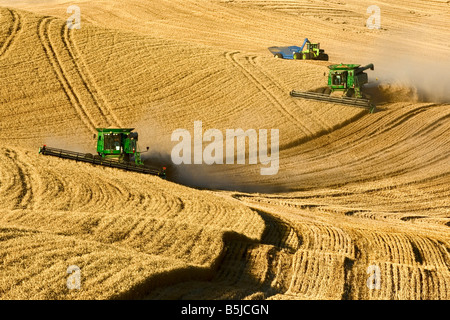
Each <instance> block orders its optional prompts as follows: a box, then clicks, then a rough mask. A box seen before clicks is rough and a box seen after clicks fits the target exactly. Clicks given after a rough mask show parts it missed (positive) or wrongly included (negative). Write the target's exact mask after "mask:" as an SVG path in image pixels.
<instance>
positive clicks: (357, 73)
mask: <svg viewBox="0 0 450 320" xmlns="http://www.w3.org/2000/svg"><path fill="white" fill-rule="evenodd" d="M328 69H330V71H329V73H328V86H327V87H325V89H320V90H321V92H318V91H317V90H315V91H307V92H302V91H295V90H292V91H291V93H290V94H291V96H292V97H295V98H304V99H312V100H320V101H327V102H332V103H339V104H346V105H352V106H355V107H360V108H366V109H368V110H369V111H370V112H371V113H373V112H374V111H375V105H374V104H373V103H372V102H371V101H370V100H369V99H368V97H367V96H366V95H364V93H363V92H362V88H363V87H364V85H365V84H367V83H368V82H369V77H368V76H367V73H365V72H364V71H365V70H367V69H371V70H374V66H373V64H372V63H371V64H368V65H366V66H364V67H360V65H359V64H342V63H341V64H333V65H330V66H328ZM335 91H340V92H342V93H343V96H342V97H335V96H331V93H333V92H335Z"/></svg>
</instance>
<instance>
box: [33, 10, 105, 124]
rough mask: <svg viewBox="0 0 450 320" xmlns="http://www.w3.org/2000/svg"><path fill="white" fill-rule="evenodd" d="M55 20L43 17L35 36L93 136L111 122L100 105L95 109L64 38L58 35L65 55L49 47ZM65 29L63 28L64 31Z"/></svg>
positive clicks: (90, 93) (53, 45)
mask: <svg viewBox="0 0 450 320" xmlns="http://www.w3.org/2000/svg"><path fill="white" fill-rule="evenodd" d="M54 20H56V18H53V17H48V16H46V17H43V18H42V19H41V20H40V21H39V22H38V36H39V38H40V41H41V44H42V47H43V49H44V52H45V55H46V56H47V60H48V61H49V63H50V64H51V66H52V67H53V70H54V72H55V74H56V76H57V78H58V80H59V82H60V84H61V87H62V89H63V90H64V93H65V95H66V97H67V99H68V100H69V101H70V103H71V105H72V106H73V107H74V109H75V111H76V112H77V114H78V117H79V118H80V119H81V121H83V122H84V124H85V125H86V127H87V128H89V130H90V131H91V132H93V133H96V132H97V130H96V128H98V127H100V126H110V125H112V122H111V121H110V120H109V119H108V117H107V116H106V115H105V113H104V112H103V110H102V109H101V108H100V107H99V105H96V99H95V98H93V97H94V94H93V93H92V91H91V90H90V89H89V87H88V85H87V83H86V82H85V80H84V78H83V77H82V76H81V72H80V70H79V67H78V65H77V64H76V62H75V60H74V59H73V55H71V54H70V50H69V48H68V47H67V46H66V42H65V41H64V34H60V40H61V42H62V46H63V48H64V49H65V50H64V52H58V51H57V48H56V45H55V44H54V43H52V39H51V38H50V26H51V23H52V21H54ZM64 26H65V24H64V25H63V28H64ZM63 32H64V31H63V29H61V33H63ZM61 54H66V55H67V59H62V58H61ZM63 61H64V63H63ZM88 107H90V108H88ZM94 119H98V120H94Z"/></svg>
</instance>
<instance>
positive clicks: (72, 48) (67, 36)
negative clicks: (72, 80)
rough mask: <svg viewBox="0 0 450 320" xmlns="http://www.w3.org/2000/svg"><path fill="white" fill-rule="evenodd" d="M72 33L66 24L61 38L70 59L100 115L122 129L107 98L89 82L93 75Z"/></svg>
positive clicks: (63, 26)
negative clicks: (103, 110) (81, 66)
mask: <svg viewBox="0 0 450 320" xmlns="http://www.w3.org/2000/svg"><path fill="white" fill-rule="evenodd" d="M71 32H72V30H70V29H69V28H67V25H66V24H65V23H64V24H63V25H62V29H61V35H62V37H61V38H62V40H63V42H64V46H65V47H66V48H67V50H68V52H69V55H70V58H71V59H72V61H73V63H74V65H75V66H76V70H77V73H78V75H79V76H80V78H81V79H82V81H83V84H84V86H85V88H86V90H87V91H88V92H89V95H90V96H91V98H92V100H93V101H94V104H95V106H96V107H97V108H98V109H99V111H100V113H101V114H102V115H103V116H104V118H105V119H106V120H107V122H108V123H111V122H112V123H113V124H114V125H115V126H118V127H122V125H121V123H120V121H119V120H118V119H117V117H116V116H115V115H114V113H113V112H112V110H111V108H110V107H109V106H108V104H107V103H106V100H105V98H104V97H103V96H102V94H101V92H100V91H99V90H98V89H97V87H96V86H95V84H94V82H93V81H90V80H89V79H92V78H93V77H92V74H91V73H90V72H89V69H88V68H87V67H86V64H85V63H84V61H83V59H82V58H81V57H82V55H81V54H80V52H79V50H78V48H77V46H76V45H75V42H74V41H73V40H72V37H71ZM74 52H75V53H76V54H77V57H79V58H80V60H81V64H82V65H83V66H84V70H86V76H85V75H84V73H83V72H81V70H82V69H81V68H80V65H79V64H78V62H77V59H76V58H75V54H74ZM90 87H92V88H93V90H91V89H90ZM96 96H98V97H99V99H100V100H101V101H102V103H100V102H99V99H97V98H96ZM101 106H103V107H104V108H105V109H106V110H107V111H108V114H110V115H111V117H112V119H111V120H112V121H110V119H108V118H107V117H106V116H105V115H104V113H103V112H102V108H101Z"/></svg>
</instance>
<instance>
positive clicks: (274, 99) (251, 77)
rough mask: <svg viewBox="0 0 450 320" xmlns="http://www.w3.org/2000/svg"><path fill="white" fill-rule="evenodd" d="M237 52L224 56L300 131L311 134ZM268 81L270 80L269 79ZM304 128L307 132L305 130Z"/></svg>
mask: <svg viewBox="0 0 450 320" xmlns="http://www.w3.org/2000/svg"><path fill="white" fill-rule="evenodd" d="M237 54H239V51H235V52H226V53H225V58H226V59H227V60H228V61H230V62H231V63H232V64H233V65H235V66H236V67H238V69H240V70H241V72H242V73H243V74H244V75H245V76H246V77H247V78H248V79H249V80H250V81H251V82H253V84H255V86H256V87H257V88H258V90H259V91H260V92H261V93H263V94H264V95H265V96H266V97H267V98H268V99H269V101H271V102H272V103H273V104H274V105H276V106H277V107H278V109H279V110H280V111H281V112H282V113H284V114H285V115H286V116H287V117H288V118H289V119H291V120H292V122H293V124H294V125H295V126H296V127H297V128H298V129H299V130H301V131H302V132H304V133H305V134H306V135H312V134H313V132H312V131H311V130H309V129H308V128H307V127H305V126H301V125H300V123H301V120H300V119H299V118H298V117H296V116H295V115H294V114H293V113H292V112H290V111H289V110H288V109H286V107H285V106H284V104H283V102H282V101H280V100H279V98H278V97H277V96H276V95H275V94H273V93H272V91H271V90H270V89H269V88H268V87H267V85H265V84H264V83H263V82H262V81H261V80H259V79H258V78H257V77H256V76H255V75H254V73H253V72H251V71H249V70H248V69H247V68H246V67H245V66H244V65H243V64H242V63H241V62H239V61H238V59H237V58H236V55H237ZM269 81H271V80H270V79H269ZM305 130H306V131H307V132H305Z"/></svg>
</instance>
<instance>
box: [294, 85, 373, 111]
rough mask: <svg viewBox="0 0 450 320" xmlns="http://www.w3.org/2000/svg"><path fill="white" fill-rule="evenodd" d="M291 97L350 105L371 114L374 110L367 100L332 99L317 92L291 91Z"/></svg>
mask: <svg viewBox="0 0 450 320" xmlns="http://www.w3.org/2000/svg"><path fill="white" fill-rule="evenodd" d="M291 96H292V97H295V98H304V99H310V100H319V101H326V102H333V103H340V104H346V105H351V106H354V107H359V108H365V109H369V110H370V112H371V113H373V112H374V110H375V105H374V104H372V103H371V102H370V101H369V100H367V99H363V98H351V97H332V96H330V95H328V94H325V93H318V92H301V91H295V90H292V91H291Z"/></svg>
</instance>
